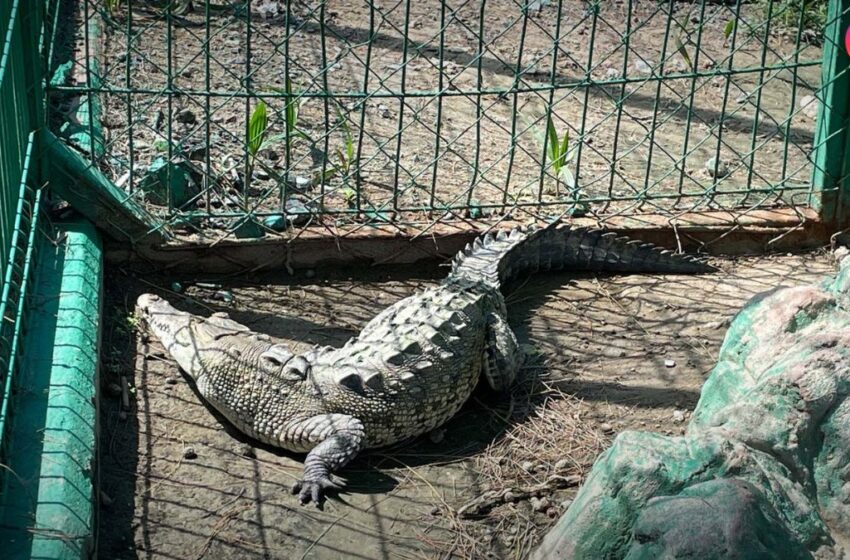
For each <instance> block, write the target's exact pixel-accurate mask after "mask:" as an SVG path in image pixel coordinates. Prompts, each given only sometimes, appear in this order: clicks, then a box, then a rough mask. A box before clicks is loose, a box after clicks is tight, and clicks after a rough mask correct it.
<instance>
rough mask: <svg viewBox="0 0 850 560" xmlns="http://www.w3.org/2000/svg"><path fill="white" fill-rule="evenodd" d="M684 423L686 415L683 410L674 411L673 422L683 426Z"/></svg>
mask: <svg viewBox="0 0 850 560" xmlns="http://www.w3.org/2000/svg"><path fill="white" fill-rule="evenodd" d="M684 421H685V413H684V412H683V411H681V410H674V411H673V422H676V423H677V424H681V423H682V422H684Z"/></svg>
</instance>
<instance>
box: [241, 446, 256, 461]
mask: <svg viewBox="0 0 850 560" xmlns="http://www.w3.org/2000/svg"><path fill="white" fill-rule="evenodd" d="M237 451H238V452H239V454H240V455H242V456H243V457H250V458H251V459H254V458H256V457H257V453H256V451H255V450H254V448H253V447H251V446H250V445H248V444H247V443H242V444H240V445H239V446H238V447H237Z"/></svg>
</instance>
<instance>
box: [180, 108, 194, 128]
mask: <svg viewBox="0 0 850 560" xmlns="http://www.w3.org/2000/svg"><path fill="white" fill-rule="evenodd" d="M174 120H176V121H177V122H179V123H182V124H188V125H193V124H195V123H196V122H198V119H197V117H195V113H193V112H192V110H191V109H181V110H180V111H177V114H176V115H175V116H174Z"/></svg>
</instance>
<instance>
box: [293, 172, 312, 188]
mask: <svg viewBox="0 0 850 560" xmlns="http://www.w3.org/2000/svg"><path fill="white" fill-rule="evenodd" d="M295 186H296V187H297V188H299V189H301V190H302V191H304V190H307V189H309V188H310V187H312V186H313V181H311V180H310V178H309V177H302V176H300V175H299V176H298V177H296V178H295Z"/></svg>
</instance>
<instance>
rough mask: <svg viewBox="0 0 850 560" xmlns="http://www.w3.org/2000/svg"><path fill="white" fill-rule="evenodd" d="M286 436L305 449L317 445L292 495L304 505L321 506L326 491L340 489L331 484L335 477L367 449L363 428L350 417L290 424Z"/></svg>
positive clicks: (326, 416)
mask: <svg viewBox="0 0 850 560" xmlns="http://www.w3.org/2000/svg"><path fill="white" fill-rule="evenodd" d="M286 432H287V436H289V437H291V436H295V437H294V438H292V440H293V441H299V442H300V443H301V444H303V445H304V446H305V447H307V446H310V445H313V444H315V447H313V448H312V449H311V450H310V452H309V453H308V454H307V458H306V459H305V460H304V477H303V478H302V479H301V480H299V481H298V482H296V483H295V484H294V485H293V486H292V493H293V494H298V499H299V501H300V502H301V503H302V504H306V503H307V502H310V501H313V503H315V504H316V505H317V506H319V505H321V501H322V498H323V495H324V492H325V490H327V489H329V488H334V489H338V488H340V486H339V485H338V484H336V483H335V482H334V481H332V480H331V473H332V472H333V471H335V470H337V469H340V468H342V467H344V466H345V465H346V464H347V463H348V462H349V461H351V460H352V459H354V457H356V456H357V453H359V452H360V450H361V449H362V448H363V444H364V443H365V442H364V440H365V430H364V429H363V424H362V423H361V422H360V420H358V419H357V418H354V417H353V416H348V415H346V414H322V415H319V416H313V417H311V418H308V419H306V420H302V421H300V422H297V423H294V424H290V425H288V426H287V427H286ZM316 442H318V443H317V444H316Z"/></svg>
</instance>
